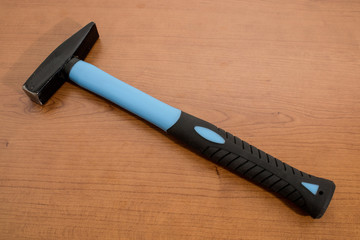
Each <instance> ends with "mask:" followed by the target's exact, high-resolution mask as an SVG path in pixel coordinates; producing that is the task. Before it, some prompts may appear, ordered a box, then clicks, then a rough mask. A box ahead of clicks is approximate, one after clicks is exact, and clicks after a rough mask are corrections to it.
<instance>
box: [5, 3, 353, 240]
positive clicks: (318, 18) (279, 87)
mask: <svg viewBox="0 0 360 240" xmlns="http://www.w3.org/2000/svg"><path fill="white" fill-rule="evenodd" d="M0 21H1V23H2V24H1V25H0V46H1V47H0V56H1V57H0V79H1V80H0V97H1V102H0V123H1V124H0V126H1V127H0V239H305V238H306V239H360V237H359V236H360V217H359V216H360V210H359V209H360V194H359V181H360V177H359V171H360V157H359V153H360V150H359V145H360V94H359V92H360V82H359V76H360V47H359V46H360V28H359V25H360V2H359V1H345V0H341V1H340V0H334V1H312V0H299V1H297V0H296V1H285V0H271V1H257V0H256V1H253V0H252V1H250V0H244V1H236V0H226V1H209V0H202V1H188V0H182V1H159V0H148V1H142V0H135V1H121V0H116V1H115V0H109V1H105V0H104V1H95V0H93V1H85V0H78V1H69V0H64V1H49V0H46V1H45V0H34V1H15V0H11V1H10V0H1V1H0ZM89 21H95V22H96V23H97V25H98V28H99V32H100V35H101V38H100V40H99V41H98V42H97V43H96V45H95V46H94V48H93V49H92V51H91V52H90V54H89V56H88V58H87V61H88V62H90V63H92V64H95V65H97V66H98V67H100V68H102V69H103V70H105V71H107V72H109V73H110V74H112V75H114V76H116V77H119V78H120V79H122V80H124V81H126V82H128V83H130V84H132V85H133V86H135V87H137V88H139V89H141V90H143V91H145V92H147V93H149V94H151V95H153V96H155V97H157V98H159V99H160V100H163V101H165V102H167V103H169V104H171V105H173V106H175V107H177V108H180V109H183V110H184V111H186V112H189V113H192V114H195V115H197V116H198V117H200V118H203V119H205V120H208V121H211V122H212V123H214V124H216V125H218V126H219V127H221V128H223V129H226V130H227V131H230V132H231V133H233V134H234V135H237V136H239V137H240V138H243V139H244V140H246V141H248V142H250V143H251V144H254V145H255V146H257V147H259V148H260V149H262V150H264V151H266V152H269V153H271V154H272V155H274V156H276V157H278V158H279V159H281V160H283V161H285V162H287V163H289V164H290V165H292V166H294V167H297V168H299V169H301V170H303V171H305V172H308V173H311V174H313V175H317V176H320V177H324V178H328V179H332V180H333V181H334V182H335V183H336V185H337V190H336V192H335V195H334V198H333V201H332V203H331V204H330V206H329V209H328V210H327V212H326V213H325V215H324V216H323V218H321V219H319V220H313V219H311V218H310V217H307V216H303V215H301V213H299V212H298V211H294V210H293V209H292V208H291V207H290V206H288V205H287V204H286V203H284V201H282V200H281V199H279V197H278V196H274V195H272V194H271V193H269V192H267V191H265V190H263V189H261V188H259V187H258V186H255V185H253V184H251V183H250V182H248V181H246V180H244V179H241V178H239V177H237V176H235V175H233V174H231V173H229V172H227V171H226V170H224V169H222V168H220V167H216V166H215V165H214V164H212V163H210V162H208V161H207V160H205V159H203V158H201V157H199V156H197V155H195V154H193V153H192V152H190V151H188V150H187V149H185V148H183V147H181V146H179V145H177V144H176V143H174V142H173V141H172V140H170V139H169V138H167V137H166V134H163V133H162V132H161V131H158V130H157V129H155V128H154V127H152V126H150V125H149V124H147V123H145V122H143V121H142V120H140V119H138V118H137V117H135V116H133V115H131V114H128V113H127V112H125V111H124V110H122V109H120V108H118V107H116V106H115V105H113V104H111V103H109V102H107V101H105V100H103V99H101V98H98V97H96V96H94V95H93V94H91V93H89V92H87V91H85V90H83V89H81V88H78V87H77V86H75V85H73V84H71V83H66V84H65V85H64V86H63V87H62V88H61V89H60V90H59V91H58V92H57V93H56V94H55V95H54V96H53V97H52V99H51V100H50V101H49V103H48V104H47V105H45V106H42V107H41V106H38V105H36V104H34V103H32V102H31V101H30V100H29V99H28V97H27V96H25V94H24V93H23V92H22V89H21V86H22V84H23V83H24V82H25V81H26V79H27V78H28V77H29V76H30V74H31V73H32V72H33V71H34V70H35V69H36V67H37V66H38V65H39V64H40V63H41V62H42V60H43V59H44V58H45V57H46V56H47V55H48V54H49V53H50V52H51V51H52V50H53V49H54V48H55V47H56V46H57V45H58V44H60V43H61V42H62V41H64V40H65V39H66V38H67V37H68V36H70V35H71V34H72V33H74V32H75V31H77V30H78V29H79V28H80V27H81V26H83V25H85V24H86V23H88V22H89Z"/></svg>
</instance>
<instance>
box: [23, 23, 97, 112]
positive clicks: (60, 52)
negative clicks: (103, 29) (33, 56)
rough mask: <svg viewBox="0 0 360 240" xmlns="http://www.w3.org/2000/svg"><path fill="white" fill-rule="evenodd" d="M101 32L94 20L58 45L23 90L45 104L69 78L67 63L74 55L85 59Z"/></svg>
mask: <svg viewBox="0 0 360 240" xmlns="http://www.w3.org/2000/svg"><path fill="white" fill-rule="evenodd" d="M98 38H99V33H98V31H97V29H96V25H95V23H94V22H91V23H89V24H87V25H86V26H85V27H83V28H82V29H80V30H79V31H78V32H77V33H75V34H74V35H72V36H71V37H70V38H68V39H67V40H66V41H65V42H63V43H62V44H61V45H60V46H59V47H57V48H56V49H55V50H54V51H53V52H52V53H51V54H50V55H49V56H48V57H47V58H46V59H45V60H44V61H43V62H42V63H41V64H40V66H39V67H38V68H37V69H36V70H35V72H34V73H33V74H32V75H31V76H30V77H29V79H28V80H27V81H26V82H25V84H24V85H23V90H24V91H25V93H26V94H27V95H28V96H29V97H30V99H31V100H33V101H34V102H36V103H38V104H40V105H43V104H45V103H46V102H47V100H48V99H49V98H50V97H51V96H52V95H53V94H54V93H55V92H56V90H58V89H59V88H60V87H61V86H62V85H63V84H64V82H65V81H66V80H67V79H68V78H69V76H68V73H66V71H65V66H66V64H67V63H68V62H69V61H70V60H71V59H73V58H74V57H76V58H78V59H81V60H83V59H84V58H85V57H86V56H87V54H88V53H89V51H90V49H91V48H92V46H93V45H94V44H95V42H96V40H97V39H98Z"/></svg>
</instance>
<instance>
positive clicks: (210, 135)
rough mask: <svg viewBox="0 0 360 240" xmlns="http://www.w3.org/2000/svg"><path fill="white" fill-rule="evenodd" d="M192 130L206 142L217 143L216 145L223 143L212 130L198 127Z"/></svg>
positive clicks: (222, 139)
mask: <svg viewBox="0 0 360 240" xmlns="http://www.w3.org/2000/svg"><path fill="white" fill-rule="evenodd" d="M194 129H195V131H196V132H197V133H198V134H199V135H200V136H202V137H203V138H205V139H206V140H208V141H210V142H213V143H218V144H224V143H225V139H224V138H222V137H221V136H220V135H219V134H217V133H216V132H214V131H213V130H210V129H208V128H204V127H200V126H195V127H194Z"/></svg>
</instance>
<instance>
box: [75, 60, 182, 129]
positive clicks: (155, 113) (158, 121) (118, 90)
mask: <svg viewBox="0 0 360 240" xmlns="http://www.w3.org/2000/svg"><path fill="white" fill-rule="evenodd" d="M69 78H70V80H71V81H73V82H74V83H76V84H78V85H79V86H81V87H83V88H85V89H87V90H89V91H91V92H94V93H96V94H98V95H100V96H102V97H104V98H106V99H108V100H110V101H111V102H113V103H115V104H117V105H119V106H120V107H122V108H125V109H126V110H128V111H130V112H132V113H134V114H136V115H137V116H139V117H141V118H143V119H145V120H147V121H149V122H151V123H152V124H154V125H155V126H157V127H159V128H161V129H162V130H164V131H167V130H168V129H169V128H170V127H172V126H173V125H174V124H175V123H176V122H177V121H178V120H179V118H180V114H181V111H180V110H179V109H177V108H174V107H171V106H169V105H167V104H166V103H163V102H161V101H159V100H157V99H156V98H153V97H152V96H150V95H148V94H146V93H144V92H142V91H140V90H138V89H136V88H134V87H132V86H130V85H129V84H126V83H124V82H122V81H120V80H119V79H117V78H115V77H113V76H111V75H110V74H108V73H106V72H104V71H102V70H100V69H99V68H97V67H95V66H94V65H91V64H89V63H86V62H84V61H81V60H80V61H78V62H77V63H75V65H74V66H73V67H72V68H71V70H70V73H69Z"/></svg>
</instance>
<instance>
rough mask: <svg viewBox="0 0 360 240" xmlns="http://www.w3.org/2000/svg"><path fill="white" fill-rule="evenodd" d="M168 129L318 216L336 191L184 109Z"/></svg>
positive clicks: (235, 170) (210, 158)
mask: <svg viewBox="0 0 360 240" xmlns="http://www.w3.org/2000/svg"><path fill="white" fill-rule="evenodd" d="M195 127H201V128H203V129H204V128H205V129H207V132H210V133H211V134H212V135H213V136H214V135H215V137H216V136H218V137H220V139H222V140H224V143H217V142H216V141H214V140H211V139H210V140H209V139H208V138H207V137H206V136H205V137H204V136H202V135H200V134H199V132H198V131H196V130H195ZM196 129H199V128H196ZM209 130H210V131H209ZM167 132H168V133H169V134H170V135H172V136H173V137H175V138H176V139H178V140H180V141H181V142H183V143H184V144H185V145H187V146H189V147H190V148H192V149H193V150H194V151H196V152H198V153H199V154H201V155H203V156H205V157H206V158H207V159H209V160H211V161H212V162H214V163H216V164H218V165H220V166H222V167H224V168H226V169H228V170H230V171H232V172H234V173H235V174H237V175H240V176H242V177H245V178H247V179H249V180H251V181H253V182H255V183H256V184H258V185H261V186H263V187H265V188H266V189H269V190H271V191H273V192H275V193H278V194H280V195H282V196H283V197H285V198H287V199H289V200H290V201H291V202H293V203H295V204H296V205H298V206H299V207H300V208H302V209H303V210H304V211H305V212H307V213H308V214H309V215H311V216H312V217H313V218H320V217H321V216H322V215H323V214H324V213H325V211H326V209H327V207H328V205H329V203H330V200H331V198H332V196H333V193H334V191H335V184H334V183H333V182H332V181H330V180H327V179H323V178H318V177H315V176H312V175H310V174H307V173H304V172H302V171H299V170H297V169H296V168H293V167H291V166H289V165H288V164H286V163H284V162H282V161H280V160H278V159H276V158H274V157H272V156H271V155H269V154H267V153H265V152H263V151H261V150H260V149H257V148H256V147H254V146H252V145H250V144H248V143H247V142H245V141H243V140H241V139H240V138H238V137H235V136H233V135H231V134H230V133H228V132H225V131H224V130H222V129H220V128H217V127H216V126H214V125H212V124H210V123H208V122H206V121H203V120H201V119H199V118H196V117H194V116H192V115H190V114H187V113H185V112H182V113H181V116H180V118H179V120H178V121H177V122H176V123H175V124H174V126H172V127H171V128H170V129H168V131H167ZM211 134H210V135H211Z"/></svg>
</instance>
